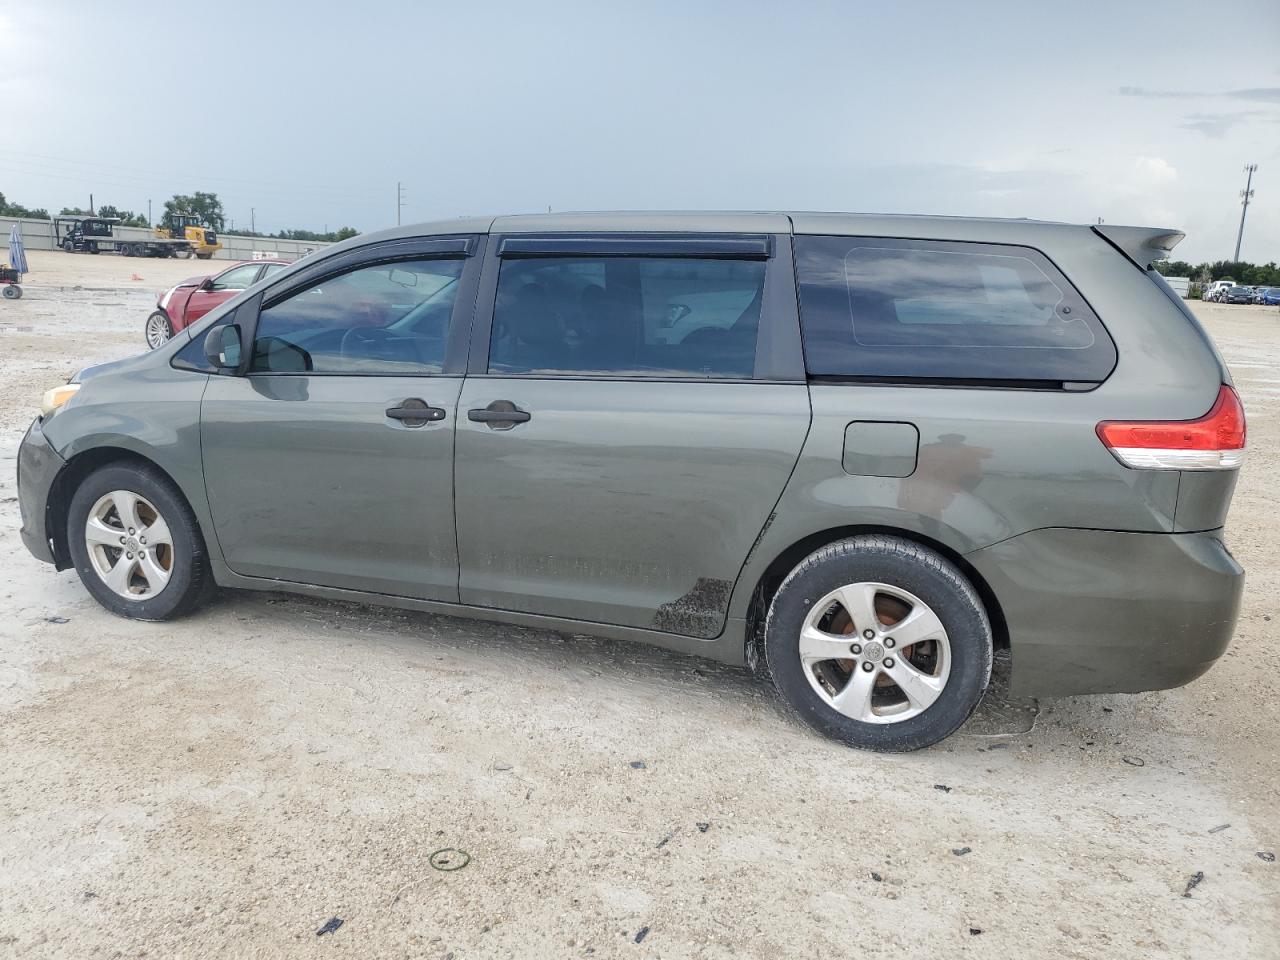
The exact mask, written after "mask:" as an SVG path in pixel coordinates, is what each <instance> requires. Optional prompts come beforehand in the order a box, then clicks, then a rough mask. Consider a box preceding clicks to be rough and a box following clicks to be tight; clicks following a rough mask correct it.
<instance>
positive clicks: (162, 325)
mask: <svg viewBox="0 0 1280 960" xmlns="http://www.w3.org/2000/svg"><path fill="white" fill-rule="evenodd" d="M146 335H147V346H149V347H150V348H151V349H152V350H154V349H155V348H156V347H158V346H160V345H161V344H163V343H165V342H167V341H168V339H169V337H171V336H172V332H171V330H170V327H169V320H168V319H167V318H166V317H165V316H164V314H162V313H153V314H152V315H151V316H149V317H147V326H146Z"/></svg>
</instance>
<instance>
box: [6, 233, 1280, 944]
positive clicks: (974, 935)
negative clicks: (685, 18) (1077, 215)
mask: <svg viewBox="0 0 1280 960" xmlns="http://www.w3.org/2000/svg"><path fill="white" fill-rule="evenodd" d="M30 260H31V268H32V270H33V273H32V274H30V275H29V277H28V282H27V284H26V291H27V294H26V296H25V297H24V298H23V299H22V300H20V301H16V302H13V301H7V300H5V301H0V745H2V746H0V749H2V750H3V753H2V757H3V771H4V776H3V778H0V825H2V829H0V957H7V956H22V957H26V956H32V957H45V956H50V957H52V956H57V957H139V956H151V957H165V958H170V957H202V958H203V957H223V956H225V957H237V958H240V957H274V956H288V957H294V956H298V957H301V956H315V955H324V956H343V957H380V958H385V957H400V956H404V957H442V958H443V957H449V956H452V957H455V958H458V960H461V958H466V957H485V958H487V957H506V956H512V957H534V956H536V957H581V956H594V957H614V956H617V957H632V956H635V957H641V956H648V957H711V958H720V957H724V958H728V957H749V958H777V957H792V956H795V957H805V958H818V957H845V956H852V955H858V956H864V957H881V956H885V957H887V956H894V957H899V956H939V955H943V954H944V953H945V954H948V955H951V954H953V955H955V956H982V957H1010V958H1013V957H1017V958H1026V957H1080V958H1096V957H1100V956H1113V955H1114V956H1127V957H1177V958H1186V957H1215V958H1216V957H1233V958H1264V957H1269V958H1275V957H1277V956H1280V942H1278V941H1277V939H1276V937H1277V933H1276V931H1277V929H1280V862H1274V861H1273V860H1268V859H1267V858H1265V857H1263V856H1260V855H1259V854H1260V853H1275V854H1278V855H1280V751H1278V750H1277V747H1276V734H1277V730H1278V729H1280V727H1278V723H1277V721H1278V720H1280V604H1277V602H1276V598H1277V596H1280V546H1278V544H1277V539H1278V538H1277V536H1276V534H1277V532H1278V530H1280V523H1278V521H1277V513H1278V512H1280V483H1278V482H1277V479H1276V477H1277V466H1278V465H1280V311H1278V310H1276V309H1275V308H1266V309H1264V308H1261V307H1228V306H1215V305H1203V306H1202V305H1200V304H1196V305H1195V306H1196V309H1197V310H1198V311H1199V312H1200V314H1201V315H1202V316H1203V317H1204V318H1205V320H1206V323H1207V326H1208V328H1209V330H1210V332H1211V333H1212V334H1213V335H1214V337H1215V338H1216V339H1217V341H1218V343H1219V345H1220V347H1221V348H1222V350H1223V352H1224V354H1225V355H1226V357H1227V359H1228V361H1229V362H1230V364H1231V367H1232V370H1233V372H1234V376H1235V378H1236V383H1237V385H1238V386H1239V387H1240V389H1241V392H1242V395H1243V397H1244V400H1245V403H1246V406H1247V407H1248V412H1249V416H1250V423H1249V426H1250V447H1251V452H1250V455H1249V462H1248V464H1247V466H1246V468H1245V470H1244V473H1243V476H1242V478H1241V482H1240V487H1239V489H1238V492H1237V494H1236V500H1235V506H1234V509H1233V512H1232V517H1231V524H1230V530H1229V542H1230V544H1231V547H1232V549H1233V551H1234V552H1235V553H1236V555H1237V557H1239V558H1240V560H1241V562H1242V563H1243V564H1244V565H1245V567H1246V568H1247V570H1248V574H1249V583H1248V587H1247V589H1246V594H1245V607H1244V612H1243V616H1242V618H1241V621H1240V625H1239V630H1238V633H1237V636H1236V639H1235V642H1234V643H1233V645H1232V647H1231V649H1230V651H1229V652H1228V654H1227V656H1226V657H1225V658H1224V659H1223V660H1222V662H1221V663H1219V664H1218V665H1217V667H1216V668H1215V669H1214V670H1212V671H1210V673H1209V674H1208V675H1207V676H1205V677H1204V678H1202V679H1201V680H1199V681H1197V682H1196V683H1194V684H1192V685H1191V686H1189V687H1186V688H1183V689H1180V690H1173V691H1168V692H1163V693H1153V694H1147V695H1142V696H1134V697H1124V696H1110V697H1092V698H1080V699H1069V700H1058V701H1044V702H1041V703H1039V704H1036V703H1035V702H1030V701H1029V702H1021V703H1019V702H1010V701H1008V700H1005V699H1002V698H1001V697H1000V696H999V695H998V693H997V694H996V695H993V696H992V697H990V698H988V702H987V703H986V704H985V705H984V707H983V709H982V711H981V712H980V714H979V715H978V716H977V717H976V718H975V719H974V721H973V722H971V723H970V725H969V726H967V727H966V728H965V729H964V730H962V731H961V732H960V734H958V735H957V736H956V737H954V738H952V739H951V740H950V741H948V742H947V743H945V744H943V745H942V746H940V747H937V748H934V749H932V750H928V751H925V752H922V753H917V754H913V755H909V756H877V755H872V754H866V753H858V752H854V751H850V750H848V749H846V748H843V747H840V746H837V745H835V744H832V743H828V742H825V741H823V740H821V739H819V738H818V737H817V736H816V735H814V734H811V733H810V732H809V731H808V730H807V729H806V728H802V727H801V726H799V725H797V724H796V723H793V722H791V721H790V720H788V719H787V718H786V716H785V714H784V711H783V710H782V708H781V707H780V706H779V705H778V704H777V703H776V702H775V701H774V699H773V696H772V694H771V693H770V692H769V689H768V688H767V687H765V686H762V685H761V684H759V683H758V682H756V681H754V680H753V679H751V678H750V677H749V676H748V675H747V674H746V673H745V672H743V671H740V670H735V669H731V668H727V667H722V666H719V665H716V664H712V663H704V662H702V661H698V660H693V659H687V658H683V657H680V656H677V655H674V654H668V653H664V652H661V651H655V650H649V649H644V648H639V647H632V646H629V645H625V644H621V643H613V642H608V641H602V640H594V639H590V638H586V637H563V636H559V635H555V634H550V633H545V632H541V631H536V630H527V629H519V628H511V627H502V626H494V625H487V624H483V623H478V622H470V621H463V620H455V619H450V618H447V617H436V616H428V615H421V614H412V613H403V612H398V611H388V610H381V609H376V608H371V607H362V606H355V605H340V604H332V603H325V602H319V601H314V600H304V599H298V598H290V597H285V596H274V595H266V594H256V593H242V594H237V593H225V592H224V594H223V595H222V596H221V598H220V599H218V600H217V601H216V602H215V603H213V604H212V605H210V606H209V607H207V608H205V609H204V610H202V611H201V612H200V613H199V614H198V615H196V616H195V617H193V618H191V619H188V620H185V621H180V622H177V623H173V624H138V623H132V622H129V621H126V620H121V619H117V618H115V617H112V616H110V615H109V614H107V613H106V612H105V611H103V610H102V609H100V608H99V607H98V606H97V604H96V603H94V602H93V601H92V600H91V599H90V598H89V596H88V594H86V593H85V591H84V590H83V589H82V588H81V587H80V584H79V582H78V580H77V579H76V577H75V575H74V573H73V572H65V573H61V574H54V573H53V572H52V569H51V568H49V567H46V566H44V565H43V564H40V563H38V562H37V561H35V560H34V559H32V558H31V557H30V556H29V555H28V554H27V552H26V550H25V549H24V548H23V547H22V544H21V542H20V540H19V538H18V526H19V519H18V507H17V503H16V501H15V499H14V498H15V496H16V491H15V489H14V464H13V458H14V456H15V455H16V451H17V447H18V443H19V440H20V439H21V436H22V432H23V431H24V430H25V428H26V425H27V423H28V422H29V421H30V419H31V417H32V415H33V414H34V412H35V408H36V406H37V404H38V402H39V397H40V394H41V392H42V391H43V390H44V389H46V388H47V387H49V386H52V385H54V384H57V383H60V382H61V381H62V380H63V379H65V377H66V376H67V375H69V374H71V373H72V372H73V371H75V370H76V369H78V368H80V367H82V366H86V365H88V364H90V363H96V362H100V361H103V360H107V359H111V358H114V357H118V356H122V355H125V354H127V353H131V352H136V351H138V350H140V349H142V348H143V339H142V321H143V319H144V318H145V317H146V315H147V313H148V312H149V311H150V309H151V306H152V303H153V301H154V296H155V293H156V291H157V290H159V289H160V288H162V287H164V286H166V285H168V284H169V283H171V282H173V281H175V280H177V279H179V278H181V277H185V276H188V275H190V274H193V273H199V272H202V269H203V265H202V264H199V263H198V262H196V261H146V260H142V261H139V260H126V259H122V258H119V257H115V256H106V255H104V256H101V257H90V256H70V255H67V254H63V253H41V252H35V253H32V254H31V255H30ZM135 273H138V274H141V275H142V277H143V278H145V279H140V280H134V279H131V276H132V275H134V274H135ZM55 618H57V619H55ZM1099 629H1105V624H1099ZM441 848H459V849H462V850H465V851H467V852H468V853H469V854H470V857H471V860H470V862H469V863H468V864H467V865H466V866H465V868H463V869H458V870H454V871H452V872H445V871H440V870H436V869H433V868H432V866H431V865H430V864H429V862H428V861H429V857H430V855H431V854H432V853H433V852H434V851H436V850H439V849H441ZM966 850H967V851H968V852H964V851H966ZM447 856H453V857H454V861H453V863H451V864H450V865H456V863H458V862H460V861H459V860H458V855H456V854H453V855H447ZM1199 874H1203V879H1202V881H1201V882H1200V883H1199V884H1198V885H1196V886H1194V888H1192V889H1188V885H1189V882H1190V881H1191V880H1192V878H1193V876H1196V875H1199ZM332 917H338V918H341V919H342V920H343V921H344V923H343V924H342V926H341V927H340V928H339V929H337V930H336V931H335V932H333V933H332V934H328V935H325V936H321V937H317V936H316V931H317V930H319V929H320V928H321V927H322V925H323V924H324V923H325V922H326V921H328V920H329V919H330V918H332ZM646 931H647V933H646ZM642 934H644V935H643V936H642Z"/></svg>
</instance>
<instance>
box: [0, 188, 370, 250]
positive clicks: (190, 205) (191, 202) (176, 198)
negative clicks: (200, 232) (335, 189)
mask: <svg viewBox="0 0 1280 960" xmlns="http://www.w3.org/2000/svg"><path fill="white" fill-rule="evenodd" d="M174 213H182V214H190V215H194V216H196V217H199V218H200V222H201V224H203V225H204V226H206V227H209V228H210V229H211V230H216V231H217V232H218V233H225V232H226V229H227V215H226V211H225V210H223V208H222V201H221V200H219V199H218V195H217V194H216V193H206V192H204V191H201V190H197V191H196V192H195V193H190V194H183V193H175V194H174V195H173V197H172V198H171V199H169V200H166V201H165V202H164V219H165V220H168V218H169V216H170V215H171V214H174ZM58 216H60V217H88V216H98V217H119V218H120V221H121V223H122V224H123V225H124V226H126V227H148V226H150V224H149V223H147V218H146V216H145V215H144V214H141V213H134V212H133V211H132V210H121V209H120V208H119V207H116V206H113V205H112V204H109V203H104V204H101V205H99V207H98V209H97V211H96V213H91V212H90V211H88V210H84V209H81V208H79V207H63V208H62V210H61V211H59V213H58ZM0 217H23V218H26V219H28V220H52V219H53V218H52V217H50V216H49V211H48V210H46V209H45V208H43V207H24V206H23V205H22V204H20V203H11V202H9V201H8V200H7V199H6V198H5V195H4V194H3V193H0ZM359 232H360V231H359V230H357V229H355V227H340V228H339V229H337V230H330V231H327V232H318V231H315V230H300V229H288V230H280V231H278V232H276V233H259V232H256V231H251V230H237V231H235V233H236V235H237V236H243V237H263V238H266V239H273V240H308V241H312V242H314V243H336V242H337V241H339V240H346V239H347V238H348V237H354V236H356V235H357V234H358V233H359Z"/></svg>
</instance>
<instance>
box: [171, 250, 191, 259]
mask: <svg viewBox="0 0 1280 960" xmlns="http://www.w3.org/2000/svg"><path fill="white" fill-rule="evenodd" d="M174 256H175V257H181V258H182V259H183V260H190V259H191V248H190V247H183V248H182V249H181V250H179V251H177V252H176V253H175V254H174Z"/></svg>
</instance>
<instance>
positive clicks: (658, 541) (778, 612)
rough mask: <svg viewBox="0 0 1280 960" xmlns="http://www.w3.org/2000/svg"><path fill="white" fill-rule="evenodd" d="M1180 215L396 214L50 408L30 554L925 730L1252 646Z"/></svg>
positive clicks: (930, 735)
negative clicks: (426, 619)
mask: <svg viewBox="0 0 1280 960" xmlns="http://www.w3.org/2000/svg"><path fill="white" fill-rule="evenodd" d="M1181 238H1182V235H1181V234H1180V233H1178V232H1176V231H1172V230H1168V229H1156V228H1139V227H1114V226H1110V225H1106V226H1077V225H1070V224H1056V223H1042V222H1035V221H1027V220H1017V221H1000V220H970V219H957V218H925V217H905V216H879V215H852V214H824V213H795V214H786V213H623V214H564V215H550V214H548V215H546V216H541V215H539V216H519V217H497V218H484V219H467V220H454V221H449V222H446V223H436V224H428V225H422V226H417V227H404V228H396V229H394V230H388V231H385V232H382V233H376V234H372V235H368V236H362V237H357V238H355V239H353V240H350V241H347V242H344V243H341V244H338V245H336V246H333V247H330V248H327V249H325V250H323V251H322V252H320V253H317V254H314V255H312V256H310V257H307V258H306V259H304V260H302V261H300V262H298V263H296V264H293V265H292V266H290V267H288V268H286V269H284V270H281V271H280V272H278V273H276V274H275V275H273V276H272V277H270V278H269V279H267V280H264V281H261V282H259V283H258V284H256V285H255V286H253V287H250V288H249V289H248V290H246V291H244V292H243V293H241V294H240V295H238V296H237V297H235V298H234V299H233V300H231V301H229V302H228V303H225V304H223V305H221V306H220V307H218V308H216V309H214V310H213V311H212V312H211V313H210V314H208V315H207V316H206V317H204V318H203V319H202V320H201V321H199V322H198V323H196V324H194V325H193V326H192V327H190V328H188V329H185V330H182V331H179V332H178V333H177V334H176V335H175V337H174V338H173V339H172V340H170V341H169V342H167V343H164V344H162V345H160V346H159V347H158V348H157V349H155V350H152V351H150V352H148V353H146V354H143V355H141V356H137V357H132V358H130V359H126V360H121V361H118V362H115V363H109V364H105V365H102V366H97V367H91V368H89V369H87V370H84V371H82V372H81V373H80V374H79V375H78V376H77V377H75V378H74V379H73V380H72V382H70V383H68V384H66V385H65V386H61V387H56V388H55V389H53V390H51V391H50V392H49V394H47V395H46V398H45V403H44V409H43V413H42V415H41V417H40V418H39V419H37V420H36V421H35V423H33V424H32V426H31V429H30V431H29V432H28V433H27V436H26V438H25V440H24V441H23V444H22V446H21V448H20V451H19V457H18V483H19V500H20V503H21V508H22V517H23V529H22V535H23V538H24V541H25V542H26V544H27V546H28V547H29V549H30V550H31V552H32V553H33V554H34V555H35V556H36V557H38V558H39V559H41V560H44V561H46V562H49V563H52V564H53V565H54V566H56V567H57V568H58V569H65V568H69V567H75V568H76V570H77V571H78V573H79V575H80V577H81V579H82V580H83V582H84V585H85V587H86V589H87V590H88V591H89V592H90V593H92V594H93V595H94V597H96V598H97V599H98V600H99V602H101V603H102V605H103V606H105V607H106V608H107V609H109V610H111V611H112V612H114V613H117V614H120V615H121V616H125V617H132V618H136V619H141V620H164V619H169V618H172V617H177V616H181V615H183V614H185V613H188V612H190V611H191V610H193V609H194V608H195V607H196V606H197V605H199V604H200V603H201V602H203V601H204V600H206V599H207V598H209V597H210V595H211V594H212V593H213V591H214V590H216V589H217V588H219V587H222V588H235V589H256V590H288V591H295V592H298V593H306V594H310V595H314V596H321V597H332V598H341V599H349V600H361V601H369V602H377V603H387V604H393V605H396V606H401V607H408V608H414V609H421V610H428V611H434V612H439V613H447V614H452V615H462V616H475V617H484V618H488V619H493V620H498V621H502V622H507V623H517V624H526V625H532V626H538V627H545V628H549V629H557V630H565V631H573V632H578V633H592V634H597V635H603V636H609V637H618V638H626V639H631V640H638V641H642V642H646V643H652V644H657V645H659V646H663V647H668V648H672V649H675V650H679V651H683V652H686V653H691V654H698V655H702V656H708V657H713V658H715V659H718V660H722V661H727V662H731V663H745V664H748V665H749V666H750V667H751V668H752V669H755V670H757V671H759V672H761V673H767V674H768V675H769V676H771V677H772V679H773V682H774V683H775V684H776V686H777V689H778V691H779V693H780V695H781V697H782V699H783V700H784V701H785V702H786V703H787V704H788V705H789V706H790V707H791V708H792V709H793V710H794V711H795V712H796V713H797V714H798V715H799V716H800V717H801V718H802V719H804V720H805V721H806V722H808V723H809V724H811V725H812V726H814V727H815V728H817V729H818V730H820V731H822V732H823V733H825V734H828V735H830V736H832V737H835V738H838V739H839V740H842V741H844V742H846V743H849V744H852V745H855V746H860V747H868V748H872V749H878V750H910V749H915V748H919V747H923V746H927V745H929V744H932V743H935V742H937V741H939V740H941V739H942V738H944V737H946V736H948V735H949V734H951V733H952V732H954V731H955V730H956V729H957V728H958V727H960V726H961V724H963V723H964V721H965V720H966V718H968V717H969V715H970V714H971V713H972V712H973V710H974V708H975V707H976V706H977V704H978V702H979V701H980V699H981V698H982V696H983V694H984V692H985V690H986V688H987V685H988V681H989V679H990V676H991V670H992V662H993V656H994V655H995V653H996V652H997V651H1002V650H1003V651H1007V654H1008V657H1009V663H1010V677H1011V680H1010V682H1011V684H1012V691H1013V692H1014V693H1015V694H1028V695H1042V696H1059V695H1069V694H1080V693H1103V692H1130V691H1141V690H1153V689H1161V688H1166V687H1172V686H1176V685H1179V684H1183V683H1187V682H1189V681H1190V680H1192V679H1194V678H1195V677H1197V676H1199V675H1200V674H1201V673H1202V672H1204V671H1205V670H1206V669H1208V667H1209V666H1210V665H1211V664H1212V663H1213V661H1214V660H1215V659H1216V658H1217V657H1219V656H1221V654H1222V653H1223V651H1224V650H1225V648H1226V646H1227V643H1228V642H1229V640H1230V638H1231V634H1232V631H1233V629H1234V625H1235V620H1236V615H1237V609H1238V606H1239V600H1240V592H1241V589H1242V585H1243V572H1242V570H1241V568H1240V566H1239V565H1238V564H1237V563H1236V562H1235V560H1234V559H1233V558H1232V557H1231V554H1230V553H1229V552H1228V551H1227V548H1226V547H1225V545H1224V543H1223V535H1222V530H1223V525H1224V522H1225V518H1226V513H1227V508H1228V505H1229V503H1230V500H1231V495H1232V491H1233V489H1234V486H1235V481H1236V476H1237V472H1238V468H1239V467H1240V464H1241V462H1242V460H1243V456H1244V446H1245V423H1244V412H1243V410H1242V408H1241V405H1240V401H1239V399H1238V398H1237V396H1236V393H1235V391H1234V389H1233V388H1232V386H1231V379H1230V376H1229V374H1228V372H1227V369H1226V367H1225V365H1224V364H1223V362H1222V359H1221V357H1220V356H1219V355H1218V353H1217V351H1216V349H1215V348H1214V346H1213V344H1212V342H1211V341H1210V339H1209V338H1208V337H1207V335H1206V334H1205V333H1204V331H1203V330H1202V329H1201V327H1200V326H1199V324H1198V323H1197V322H1196V320H1195V318H1194V317H1193V316H1192V314H1191V313H1190V312H1189V311H1188V309H1187V308H1186V306H1185V305H1184V304H1183V303H1182V300H1181V299H1180V298H1179V297H1178V296H1177V295H1176V294H1175V293H1173V292H1172V291H1171V290H1170V289H1169V287H1168V286H1167V285H1166V284H1165V283H1164V282H1163V280H1162V279H1161V278H1160V276H1159V275H1158V274H1157V273H1156V272H1155V271H1154V270H1153V269H1152V266H1151V265H1152V263H1153V262H1154V261H1155V260H1157V259H1160V258H1162V257H1164V256H1166V255H1167V254H1168V252H1169V250H1170V249H1172V247H1173V246H1174V244H1176V243H1177V242H1178V241H1179V240H1180V239H1181Z"/></svg>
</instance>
